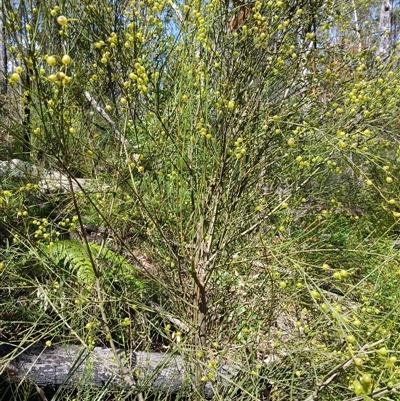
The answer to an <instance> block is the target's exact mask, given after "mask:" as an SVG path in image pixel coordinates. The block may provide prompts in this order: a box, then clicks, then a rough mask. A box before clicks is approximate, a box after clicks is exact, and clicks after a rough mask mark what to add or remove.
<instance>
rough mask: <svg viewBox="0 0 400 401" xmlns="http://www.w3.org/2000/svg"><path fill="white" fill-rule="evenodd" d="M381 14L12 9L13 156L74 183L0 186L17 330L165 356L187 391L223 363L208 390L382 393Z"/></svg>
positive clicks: (390, 265) (275, 5)
mask: <svg viewBox="0 0 400 401" xmlns="http://www.w3.org/2000/svg"><path fill="white" fill-rule="evenodd" d="M117 3H118V2H117ZM373 6H375V4H372V2H370V1H358V0H355V1H352V2H344V1H339V2H331V1H328V2H324V1H311V2H294V1H267V0H265V1H258V0H257V1H255V2H254V3H252V4H249V5H240V4H236V3H235V4H229V2H228V3H226V2H225V3H224V2H218V1H214V0H213V1H211V2H206V3H204V2H203V3H202V2H201V1H197V0H193V1H192V0H190V1H188V2H186V3H184V4H183V3H179V2H178V3H173V2H164V1H141V2H139V3H137V4H136V3H133V2H132V3H129V2H122V3H121V2H119V3H118V4H115V7H114V6H111V5H110V3H109V2H108V1H106V0H101V1H99V2H97V3H96V5H91V4H89V3H88V2H87V1H80V0H71V1H66V2H63V3H62V4H60V5H59V6H53V5H51V6H49V5H48V4H45V3H43V4H42V3H40V4H38V5H37V6H36V8H34V7H33V6H32V4H31V3H29V2H25V1H21V2H20V4H19V6H18V7H19V8H18V10H17V9H16V6H15V4H14V3H13V2H11V1H4V2H3V10H2V16H1V18H2V21H3V22H4V26H5V32H6V36H5V38H4V39H3V40H4V42H5V43H6V45H7V48H8V54H9V59H10V61H9V64H10V66H11V67H12V68H11V70H10V72H9V74H8V76H7V78H8V81H7V82H8V88H7V93H6V102H5V106H4V108H3V111H4V116H3V117H2V120H1V123H0V124H1V127H2V129H3V130H4V132H7V133H9V134H8V135H9V136H10V138H9V151H10V152H13V156H12V157H18V158H25V159H29V162H31V163H34V164H36V165H38V166H39V167H40V168H43V173H44V172H45V169H46V171H49V170H52V171H57V172H59V173H62V174H63V176H64V178H65V179H66V181H67V182H68V185H67V188H63V187H62V186H60V187H59V188H57V189H56V190H50V191H47V190H45V189H44V188H43V181H44V182H45V181H46V180H48V179H49V178H48V175H47V176H46V175H44V174H42V176H40V177H37V178H36V179H35V180H31V177H22V178H21V179H16V178H15V177H10V178H7V180H6V181H4V182H2V183H1V188H0V213H1V218H2V219H1V222H0V235H1V246H2V249H1V255H2V256H1V257H2V258H3V259H4V262H2V261H0V262H1V263H2V265H1V266H2V269H1V270H2V272H1V275H2V278H4V279H5V282H6V283H8V284H9V285H10V288H11V287H12V292H13V297H14V298H13V299H15V300H17V299H20V300H21V302H22V300H26V299H28V298H29V296H30V294H33V293H36V294H37V296H36V298H37V299H36V301H37V302H36V303H35V305H36V307H37V308H36V312H35V314H34V316H33V317H32V320H34V321H35V322H34V323H35V324H34V325H33V327H34V328H35V329H34V330H36V331H37V333H35V335H27V337H25V340H26V341H31V342H34V340H38V339H44V340H47V339H48V337H51V335H54V336H55V338H57V339H60V341H65V342H67V341H77V340H79V341H80V342H83V343H85V344H87V345H88V346H90V347H92V346H94V345H96V344H101V345H104V344H108V345H109V346H110V347H115V346H116V345H117V346H118V347H121V348H130V349H131V348H134V347H140V348H142V349H150V348H152V347H154V348H156V349H160V344H161V345H162V346H163V347H164V346H167V347H169V348H168V349H169V350H172V349H173V350H174V351H176V352H178V353H181V354H182V355H183V356H184V357H185V358H186V360H188V361H190V362H191V363H192V364H193V366H194V371H195V377H194V380H193V383H194V387H196V391H198V394H200V395H198V397H197V399H202V395H201V394H202V391H203V389H204V388H203V387H204V383H205V382H206V381H207V380H210V381H213V380H216V375H217V373H216V371H215V366H216V364H218V363H219V362H220V361H221V360H222V359H223V358H226V359H227V360H231V359H232V358H233V357H234V358H236V360H237V361H238V363H239V364H240V365H241V366H243V369H242V371H241V373H240V377H239V378H238V380H237V382H235V385H233V384H232V388H230V389H229V390H228V392H227V393H224V394H223V395H221V396H220V398H221V399H222V398H223V399H232V398H233V397H237V399H249V398H246V397H253V398H258V397H259V392H260V391H262V390H263V388H262V386H264V384H265V381H266V380H270V381H271V383H273V386H272V388H271V391H272V392H273V397H275V398H276V399H282V400H283V399H290V400H291V399H305V400H307V401H310V400H314V399H316V398H317V397H318V398H321V399H327V400H328V399H339V398H340V399H352V398H353V397H354V395H356V396H362V397H367V396H369V395H370V396H371V397H373V396H374V394H373V392H374V391H383V392H385V391H386V393H384V394H387V393H388V392H389V391H390V387H391V388H393V386H396V383H397V382H398V380H399V378H400V376H399V370H398V367H397V366H398V362H397V359H396V360H394V358H393V357H396V358H397V356H396V355H398V352H399V344H398V340H397V338H396V336H393V335H391V332H397V331H398V317H397V316H396V311H397V310H398V304H399V291H398V289H397V286H396V283H397V281H398V273H397V271H398V270H399V259H398V253H397V250H394V249H392V243H393V240H394V239H396V238H397V237H398V235H399V218H400V209H399V205H400V198H399V193H400V192H399V178H398V177H399V176H400V175H399V167H398V165H399V156H400V147H399V141H398V127H399V111H400V110H399V104H398V95H399V93H400V81H399V79H398V74H399V67H398V57H397V56H396V54H395V53H396V51H397V50H393V54H388V55H387V57H383V56H377V55H376V49H375V48H374V46H375V45H379V40H380V37H381V36H382V35H376V31H377V30H378V29H379V26H378V23H377V21H375V20H374V19H373V18H372V17H371V12H375V11H373V10H374V9H373ZM250 9H251V12H250ZM371 10H372V11H371ZM242 17H243V18H244V20H241V18H242ZM364 20H365V21H368V24H367V23H366V22H363V21H364ZM382 34H383V33H382ZM50 37H51V38H52V40H51V41H50V40H49V38H50ZM354 44H356V45H355V46H354ZM396 46H397V45H396ZM396 49H397V47H396ZM28 77H29V79H28ZM21 109H23V110H24V112H23V113H19V110H21ZM28 111H29V112H28ZM27 147H28V148H29V152H25V153H24V154H22V153H18V152H20V151H21V150H25V151H26V149H27ZM2 153H3V154H5V153H7V152H5V150H3V149H2ZM40 171H42V170H40ZM78 179H83V180H82V181H77V180H78ZM31 181H32V182H31ZM78 184H79V185H78ZM71 188H72V189H71ZM91 225H93V226H96V227H101V228H102V230H103V232H104V233H105V232H107V236H106V235H104V237H102V238H97V237H96V236H95V235H93V233H92V234H91V233H88V232H86V231H85V226H91ZM77 231H78V232H79V235H80V236H81V237H82V238H81V239H82V241H81V240H79V241H78V240H71V239H69V236H71V235H75V233H77ZM95 231H96V230H95ZM67 236H68V239H66V237H67ZM95 241H97V243H95ZM8 284H5V285H4V287H3V290H2V292H1V293H2V294H5V293H6V292H7V285H8ZM10 291H11V290H10ZM154 294H156V296H155V297H153V295H154ZM154 299H156V301H157V304H156V306H154V305H155V304H154V302H153V300H154ZM152 302H153V303H152ZM15 304H17V303H15ZM4 305H6V306H7V308H8V307H9V306H10V303H9V302H8V303H7V302H4ZM21 309H23V307H22V308H21ZM43 311H44V312H43ZM155 312H156V313H155ZM22 316H24V314H22ZM29 323H30V324H31V323H32V322H29ZM10 324H11V323H10ZM49 333H50V334H49ZM54 333H57V335H55V334H54ZM71 333H72V334H71ZM271 356H274V358H272V362H270V363H267V362H265V361H266V360H271V359H270V358H269V357H271ZM118 358H119V357H118V356H117V355H116V359H118ZM268 358H269V359H268ZM217 359H218V361H216V360H217ZM368 375H371V377H370V376H368ZM368 394H369V395H368ZM183 396H186V397H188V398H190V395H189V394H184V395H183ZM390 396H391V397H392V398H393V399H396V397H397V395H396V394H395V393H393V394H391V395H390ZM193 397H194V396H193ZM338 397H339V398H338Z"/></svg>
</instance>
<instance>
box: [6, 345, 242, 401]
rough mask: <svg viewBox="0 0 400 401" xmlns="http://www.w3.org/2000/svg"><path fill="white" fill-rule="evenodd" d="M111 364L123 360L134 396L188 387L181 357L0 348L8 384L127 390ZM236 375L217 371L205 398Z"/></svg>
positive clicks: (188, 372) (228, 367)
mask: <svg viewBox="0 0 400 401" xmlns="http://www.w3.org/2000/svg"><path fill="white" fill-rule="evenodd" d="M117 359H120V360H121V361H124V363H125V367H124V369H126V370H127V371H128V372H129V374H130V376H131V378H132V380H133V381H134V382H135V390H136V391H138V392H144V391H146V392H149V391H150V392H152V393H159V392H161V393H178V392H180V391H183V390H185V389H186V390H187V389H191V388H193V378H194V374H193V370H194V369H193V364H191V363H190V362H185V360H184V359H183V358H182V356H179V355H175V354H162V353H154V352H140V351H136V352H131V353H130V355H127V354H126V353H124V352H123V351H118V356H117V357H116V356H115V355H114V354H113V351H112V350H111V349H109V348H100V347H95V348H94V349H93V350H89V349H88V348H87V347H82V346H77V345H70V346H62V345H57V346H51V347H45V346H40V345H34V346H31V347H29V348H28V349H26V350H20V349H19V348H18V347H15V346H10V345H0V378H1V379H2V380H7V381H10V382H15V381H17V382H21V381H23V380H28V381H30V382H33V383H34V384H35V385H36V386H38V387H40V388H41V387H59V386H63V387H64V388H74V387H76V386H78V385H83V384H84V385H91V386H95V387H104V386H106V385H107V386H122V387H129V384H128V382H129V380H126V379H125V378H124V375H123V373H122V372H121V370H120V368H119V365H118V363H117ZM238 373H239V367H238V365H237V364H234V363H231V364H224V365H222V366H220V367H219V369H218V373H217V375H216V380H215V381H213V383H211V382H207V383H206V384H205V396H206V398H211V397H212V396H213V395H214V393H215V390H216V388H217V387H218V388H219V389H221V388H222V387H224V388H225V387H226V386H229V383H232V380H233V379H234V377H235V375H236V374H238ZM125 374H126V372H125ZM132 380H131V382H132Z"/></svg>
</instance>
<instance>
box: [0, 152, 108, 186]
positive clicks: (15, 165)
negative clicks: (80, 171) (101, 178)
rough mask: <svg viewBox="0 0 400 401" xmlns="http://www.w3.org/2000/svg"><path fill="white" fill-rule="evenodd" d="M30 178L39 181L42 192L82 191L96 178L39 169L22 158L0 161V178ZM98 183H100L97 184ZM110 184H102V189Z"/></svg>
mask: <svg viewBox="0 0 400 401" xmlns="http://www.w3.org/2000/svg"><path fill="white" fill-rule="evenodd" d="M6 178H11V179H15V178H16V179H29V180H33V181H34V182H37V185H38V188H39V190H40V191H41V192H44V193H49V192H59V193H66V192H69V191H70V190H71V186H72V189H73V191H80V190H81V189H82V188H87V187H89V186H91V185H93V184H94V180H92V179H90V178H71V179H69V178H68V176H66V175H64V174H62V173H60V172H59V171H50V170H44V169H39V168H38V167H37V166H35V165H34V164H31V163H28V162H25V161H23V160H20V159H12V160H10V161H0V179H6ZM97 185H98V184H97ZM108 187H109V186H108V185H104V184H101V186H100V188H101V189H102V190H104V189H107V188H108Z"/></svg>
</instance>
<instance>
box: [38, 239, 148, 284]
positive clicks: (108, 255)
mask: <svg viewBox="0 0 400 401" xmlns="http://www.w3.org/2000/svg"><path fill="white" fill-rule="evenodd" d="M89 247H90V252H91V254H92V257H93V260H94V263H96V264H98V267H100V268H99V269H98V271H99V273H100V277H101V278H102V279H105V280H108V281H112V280H115V279H118V280H123V281H124V282H125V284H128V285H130V286H133V287H135V289H137V290H143V288H144V284H143V282H142V281H141V280H139V279H137V278H136V277H135V273H136V272H135V269H134V266H132V265H131V264H130V263H128V262H127V261H126V260H125V258H124V257H123V256H121V255H118V254H117V253H115V252H113V251H112V250H111V249H108V248H104V247H103V248H102V247H100V246H99V245H97V244H95V243H92V242H90V243H89ZM43 251H44V253H45V254H46V256H47V258H49V259H50V260H51V261H52V263H54V264H55V265H58V266H62V267H63V268H66V269H68V270H69V271H70V272H71V273H72V274H74V275H75V277H76V279H77V281H78V283H80V284H81V285H82V286H83V287H85V288H87V289H91V288H92V287H93V285H94V282H95V279H96V275H95V271H94V269H93V266H92V260H91V258H90V257H89V253H88V250H87V248H86V246H85V245H84V244H82V243H81V242H79V241H77V240H63V241H58V242H55V243H54V244H53V245H52V246H51V247H45V248H44V249H43ZM105 267H106V268H105Z"/></svg>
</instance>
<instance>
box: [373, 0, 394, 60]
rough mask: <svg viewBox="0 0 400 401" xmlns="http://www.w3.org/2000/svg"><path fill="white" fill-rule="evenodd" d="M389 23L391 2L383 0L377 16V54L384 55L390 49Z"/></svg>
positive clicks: (390, 20)
mask: <svg viewBox="0 0 400 401" xmlns="http://www.w3.org/2000/svg"><path fill="white" fill-rule="evenodd" d="M391 25H392V2H391V1H390V0H383V1H382V5H381V13H380V16H379V34H380V40H379V47H378V50H377V52H376V54H377V56H380V57H386V56H387V55H388V54H389V50H390V40H391V35H390V32H391Z"/></svg>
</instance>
